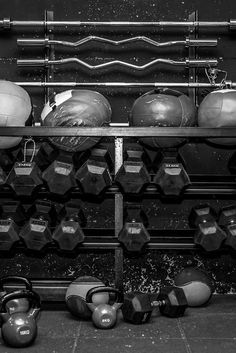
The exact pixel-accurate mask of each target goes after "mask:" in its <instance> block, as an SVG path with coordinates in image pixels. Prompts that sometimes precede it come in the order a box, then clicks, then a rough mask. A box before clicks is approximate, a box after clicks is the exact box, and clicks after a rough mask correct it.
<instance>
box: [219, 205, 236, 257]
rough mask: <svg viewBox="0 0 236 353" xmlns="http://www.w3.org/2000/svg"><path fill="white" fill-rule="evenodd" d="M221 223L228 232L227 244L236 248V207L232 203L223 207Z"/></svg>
mask: <svg viewBox="0 0 236 353" xmlns="http://www.w3.org/2000/svg"><path fill="white" fill-rule="evenodd" d="M218 223H219V225H220V226H221V227H222V228H223V229H224V231H225V232H226V235H227V238H226V240H225V245H228V246H230V247H231V248H232V249H234V250H236V207H235V206H234V205H230V206H227V207H224V208H222V210H221V211H220V215H219V220H218Z"/></svg>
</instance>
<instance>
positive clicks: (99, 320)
mask: <svg viewBox="0 0 236 353" xmlns="http://www.w3.org/2000/svg"><path fill="white" fill-rule="evenodd" d="M104 292H106V293H113V294H115V296H116V299H115V300H116V301H115V303H114V304H113V305H109V304H98V305H96V304H94V303H93V302H92V297H93V295H94V294H98V293H104ZM122 303H123V294H122V293H121V292H120V291H119V290H118V289H116V288H111V287H104V286H99V287H94V288H91V289H90V290H89V291H88V292H87V295H86V304H87V306H88V307H89V309H90V310H91V311H92V321H93V324H94V325H95V326H96V327H98V328H101V329H108V328H112V327H113V326H115V324H116V320H117V310H118V309H119V308H120V307H121V306H122Z"/></svg>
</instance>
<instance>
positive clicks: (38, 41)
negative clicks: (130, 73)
mask: <svg viewBox="0 0 236 353" xmlns="http://www.w3.org/2000/svg"><path fill="white" fill-rule="evenodd" d="M93 41H96V42H100V43H104V44H110V45H113V46H115V47H117V46H120V45H124V44H129V43H135V42H139V41H141V42H144V43H147V44H150V45H152V46H153V47H155V48H165V47H170V46H185V47H186V48H189V47H215V46H217V44H218V41H217V39H190V38H188V37H187V38H185V40H175V41H173V40H172V41H168V42H162V43H160V42H157V41H155V40H153V39H151V38H148V37H145V36H136V37H131V38H126V39H122V40H111V39H108V38H103V37H99V36H87V37H85V38H82V39H80V40H78V41H76V42H69V41H65V40H51V39H49V37H46V38H26V39H25V38H19V39H17V45H18V46H27V47H28V46H36V47H50V46H52V45H54V46H64V47H70V48H78V47H80V46H82V45H84V44H86V43H89V42H93Z"/></svg>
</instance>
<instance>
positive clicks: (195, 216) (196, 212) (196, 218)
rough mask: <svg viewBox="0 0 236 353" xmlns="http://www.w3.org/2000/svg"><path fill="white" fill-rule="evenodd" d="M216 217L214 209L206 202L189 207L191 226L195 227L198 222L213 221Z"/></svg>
mask: <svg viewBox="0 0 236 353" xmlns="http://www.w3.org/2000/svg"><path fill="white" fill-rule="evenodd" d="M216 218H217V214H216V212H215V210H214V209H213V208H212V207H210V206H209V205H208V204H201V205H198V206H195V207H193V208H192V209H191V212H190V215H189V223H190V225H191V226H192V227H197V226H198V225H199V224H200V223H204V222H212V221H213V222H214V221H215V220H216Z"/></svg>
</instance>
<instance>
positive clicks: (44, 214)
mask: <svg viewBox="0 0 236 353" xmlns="http://www.w3.org/2000/svg"><path fill="white" fill-rule="evenodd" d="M29 212H32V216H31V217H30V219H29V221H28V222H27V223H26V224H25V225H24V227H23V228H22V229H21V231H20V237H21V238H22V240H23V241H24V243H25V245H26V246H27V248H28V249H30V250H34V251H41V250H42V249H43V248H44V247H45V246H47V245H48V244H50V243H51V242H52V235H51V231H50V227H49V226H50V225H51V224H52V223H55V219H56V211H55V208H54V206H53V205H52V203H51V202H49V201H44V200H42V201H41V200H40V201H37V202H36V203H35V204H34V205H33V206H32V207H31V209H30V211H29Z"/></svg>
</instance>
